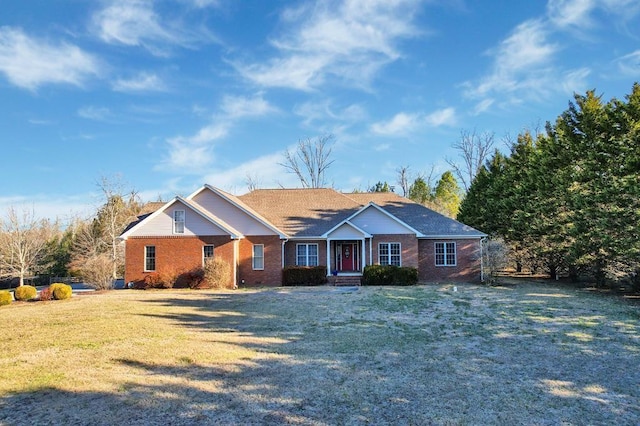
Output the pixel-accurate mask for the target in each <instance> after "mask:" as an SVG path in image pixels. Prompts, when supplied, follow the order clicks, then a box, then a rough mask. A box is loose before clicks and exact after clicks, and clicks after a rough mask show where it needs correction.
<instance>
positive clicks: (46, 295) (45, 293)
mask: <svg viewBox="0 0 640 426" xmlns="http://www.w3.org/2000/svg"><path fill="white" fill-rule="evenodd" d="M38 299H40V300H41V301H43V302H44V301H45V300H51V299H53V292H52V291H51V287H47V288H43V289H42V290H40V297H38Z"/></svg>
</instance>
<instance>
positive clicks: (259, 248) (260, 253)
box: [252, 244, 264, 270]
mask: <svg viewBox="0 0 640 426" xmlns="http://www.w3.org/2000/svg"><path fill="white" fill-rule="evenodd" d="M252 263H253V269H256V270H262V269H264V244H254V245H253V262H252Z"/></svg>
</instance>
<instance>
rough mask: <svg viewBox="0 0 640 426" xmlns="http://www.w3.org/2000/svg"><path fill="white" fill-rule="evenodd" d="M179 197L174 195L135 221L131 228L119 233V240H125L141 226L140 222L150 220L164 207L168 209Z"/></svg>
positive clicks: (163, 209)
mask: <svg viewBox="0 0 640 426" xmlns="http://www.w3.org/2000/svg"><path fill="white" fill-rule="evenodd" d="M179 199H180V198H179V197H174V198H173V199H171V200H169V201H167V202H166V203H165V204H164V205H163V206H162V207H160V208H159V209H158V210H156V211H155V212H153V213H151V214H150V215H148V216H147V217H145V218H144V219H142V220H141V221H140V222H138V223H136V224H135V225H134V226H132V227H131V229H129V230H128V231H127V232H124V233H123V234H122V235H120V237H119V238H120V239H121V240H126V239H127V238H128V237H129V235H130V234H131V233H132V232H133V231H134V230H135V229H137V228H139V227H140V226H142V224H144V223H146V222H150V221H151V220H152V219H153V218H154V217H156V216H158V215H159V214H160V213H162V212H163V211H165V210H166V209H168V208H169V207H171V206H172V205H173V203H175V202H176V201H178V200H179Z"/></svg>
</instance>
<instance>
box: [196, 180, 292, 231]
mask: <svg viewBox="0 0 640 426" xmlns="http://www.w3.org/2000/svg"><path fill="white" fill-rule="evenodd" d="M205 188H206V189H209V190H210V191H212V192H213V193H215V194H216V195H218V196H219V197H222V198H223V199H224V200H226V201H227V202H228V203H231V204H233V205H234V206H236V207H237V208H239V209H240V210H242V211H243V212H244V213H246V214H247V215H249V216H251V217H252V218H254V219H255V220H257V221H258V222H260V223H261V224H263V225H264V226H266V227H267V228H269V229H271V230H272V231H273V232H275V233H276V234H278V236H279V237H280V239H281V240H286V239H287V238H288V236H287V234H285V233H284V232H282V231H281V230H279V229H278V228H276V226H275V225H273V224H271V223H270V222H269V221H268V220H267V219H265V218H263V217H262V216H261V215H260V214H259V213H258V212H255V211H250V210H248V209H247V208H246V207H245V206H243V205H240V204H238V203H236V202H235V201H234V200H232V199H230V198H229V197H227V195H226V194H225V193H223V192H222V191H220V190H219V189H218V188H216V187H213V186H211V185H209V184H208V183H205V184H204V186H203V187H202V188H200V189H198V190H197V191H195V192H194V193H193V194H191V195H189V197H187V198H188V199H191V198H192V197H195V196H196V195H197V194H199V193H200V192H202V191H203V190H204V189H205Z"/></svg>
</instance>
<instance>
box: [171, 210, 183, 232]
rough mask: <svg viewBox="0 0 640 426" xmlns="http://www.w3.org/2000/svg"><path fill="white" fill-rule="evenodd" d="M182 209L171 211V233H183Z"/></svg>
mask: <svg viewBox="0 0 640 426" xmlns="http://www.w3.org/2000/svg"><path fill="white" fill-rule="evenodd" d="M184 216H185V213H184V210H175V211H174V212H173V233H174V234H184Z"/></svg>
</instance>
